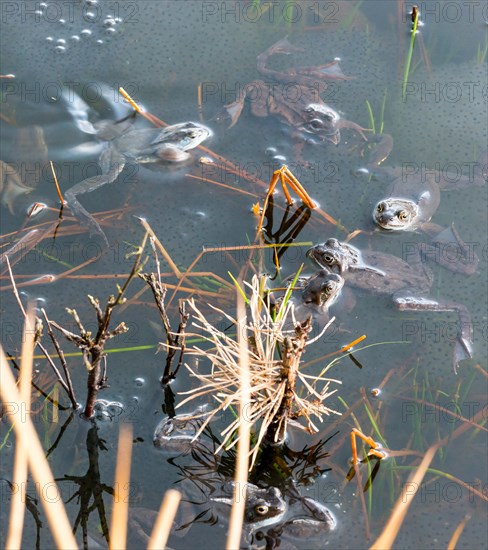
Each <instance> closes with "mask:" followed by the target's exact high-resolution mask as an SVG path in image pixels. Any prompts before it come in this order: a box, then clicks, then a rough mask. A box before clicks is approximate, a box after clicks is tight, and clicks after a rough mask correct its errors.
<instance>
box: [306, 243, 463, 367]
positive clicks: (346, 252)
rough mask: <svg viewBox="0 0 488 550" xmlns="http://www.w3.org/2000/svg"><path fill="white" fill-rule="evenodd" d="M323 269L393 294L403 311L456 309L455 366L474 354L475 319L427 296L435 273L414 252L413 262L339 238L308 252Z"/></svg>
mask: <svg viewBox="0 0 488 550" xmlns="http://www.w3.org/2000/svg"><path fill="white" fill-rule="evenodd" d="M307 256H308V257H309V258H311V259H312V260H313V261H314V262H315V263H316V264H318V265H319V266H320V267H321V268H323V269H324V268H325V269H330V270H332V271H338V272H339V273H340V274H341V275H342V277H344V279H345V281H346V283H347V284H350V285H351V286H353V287H356V288H359V289H363V290H367V291H369V292H372V293H375V294H388V295H391V296H392V297H393V302H394V304H395V306H396V307H397V308H398V309H399V310H401V311H421V310H425V311H452V312H456V313H457V314H458V316H459V323H460V331H459V336H458V341H457V342H456V345H455V346H454V349H453V369H454V371H455V372H457V366H458V362H459V361H460V360H461V359H464V358H471V357H472V349H471V341H472V337H471V329H470V327H471V326H472V325H471V319H470V315H469V312H468V310H467V309H466V307H465V306H464V305H462V304H459V303H456V302H451V301H441V300H433V299H429V298H427V297H426V295H428V293H429V291H430V288H431V286H432V273H431V272H430V270H429V269H428V268H427V267H426V266H425V265H424V264H423V263H422V262H421V259H420V257H419V256H418V255H413V257H412V258H411V260H412V262H411V264H408V263H407V262H405V261H403V260H402V259H401V258H397V257H396V256H393V255H391V254H386V253H383V252H375V251H365V252H360V251H359V250H358V249H357V248H355V247H353V246H351V245H350V244H347V243H341V242H339V241H338V240H337V239H329V240H327V241H326V242H325V243H324V244H318V245H315V246H313V247H312V248H310V249H309V250H308V251H307Z"/></svg>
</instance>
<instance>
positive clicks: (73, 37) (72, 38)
mask: <svg viewBox="0 0 488 550" xmlns="http://www.w3.org/2000/svg"><path fill="white" fill-rule="evenodd" d="M71 40H73V42H79V41H80V37H79V36H78V35H77V34H73V36H71Z"/></svg>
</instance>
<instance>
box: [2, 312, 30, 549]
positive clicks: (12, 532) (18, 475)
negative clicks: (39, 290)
mask: <svg viewBox="0 0 488 550" xmlns="http://www.w3.org/2000/svg"><path fill="white" fill-rule="evenodd" d="M34 335H35V313H34V308H33V305H32V304H29V305H28V307H27V315H26V318H25V324H24V335H23V339H22V362H21V369H20V374H19V395H20V399H21V401H22V403H23V406H24V407H25V409H24V412H25V414H28V413H29V411H30V405H31V380H32V362H33V355H34V346H35V343H34ZM12 484H13V490H12V502H11V504H10V521H9V529H8V535H7V542H6V544H5V548H8V549H15V548H20V547H21V543H22V529H23V526H24V513H25V497H26V484H27V454H26V452H25V450H24V447H23V446H22V445H16V447H15V457H14V469H13V475H12Z"/></svg>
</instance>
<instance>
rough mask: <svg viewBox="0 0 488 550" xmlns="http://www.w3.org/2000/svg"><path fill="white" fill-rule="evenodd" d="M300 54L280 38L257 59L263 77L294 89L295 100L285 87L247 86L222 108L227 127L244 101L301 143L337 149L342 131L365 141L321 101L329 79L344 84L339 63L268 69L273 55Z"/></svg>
mask: <svg viewBox="0 0 488 550" xmlns="http://www.w3.org/2000/svg"><path fill="white" fill-rule="evenodd" d="M300 51H303V50H302V49H301V48H297V47H296V46H293V45H292V44H290V42H289V41H288V39H287V38H283V39H282V40H280V41H279V42H277V43H276V44H273V45H272V46H270V47H269V48H268V49H267V50H266V51H264V52H263V53H261V54H260V55H258V58H257V69H258V71H259V73H261V74H262V75H263V76H265V77H267V78H270V79H271V80H272V81H274V82H276V83H281V84H285V85H287V84H289V85H294V89H295V88H296V90H295V91H296V94H295V95H296V97H293V98H290V97H287V93H286V90H287V87H286V86H280V85H279V84H276V85H275V84H273V83H265V82H264V81H262V80H254V81H252V82H250V83H248V84H247V85H246V86H245V87H244V89H243V90H242V92H241V93H240V95H239V97H238V99H237V101H234V102H233V103H229V104H228V105H225V106H224V110H225V112H226V114H227V115H228V116H229V117H230V119H231V124H230V127H232V126H234V124H235V123H236V122H237V120H238V119H239V116H240V114H241V112H242V109H243V107H244V103H245V100H246V97H247V98H248V99H249V100H250V101H251V112H252V114H253V115H255V116H259V117H265V116H269V115H273V116H276V117H278V119H279V120H280V121H281V122H283V123H285V124H286V125H288V126H290V127H291V128H292V131H293V134H294V135H295V136H297V137H299V138H300V139H303V140H311V141H317V140H318V141H319V142H323V141H330V142H332V143H334V144H335V145H337V144H338V143H339V142H340V141H341V133H340V131H341V130H342V129H344V128H349V129H351V130H355V131H356V132H357V133H358V134H359V135H360V136H361V137H362V138H363V139H364V140H366V141H367V139H366V137H365V135H364V133H363V131H364V130H365V128H362V127H361V126H359V125H358V124H356V123H354V122H351V121H349V120H345V119H344V118H342V117H341V116H340V114H339V113H338V112H337V111H335V110H334V109H332V107H330V106H329V105H327V104H326V103H324V101H322V99H321V97H320V93H322V92H323V91H324V90H325V89H326V88H327V84H326V81H327V80H328V79H329V80H330V79H335V80H347V79H348V78H350V77H347V76H345V75H344V74H343V72H342V70H341V68H340V66H339V63H338V62H337V61H332V62H331V63H328V64H326V65H319V66H315V67H302V68H291V69H288V70H287V71H276V70H273V69H270V68H268V67H267V64H266V63H267V61H268V59H269V58H270V57H271V56H272V55H275V54H278V53H281V54H285V55H287V54H291V53H293V52H300Z"/></svg>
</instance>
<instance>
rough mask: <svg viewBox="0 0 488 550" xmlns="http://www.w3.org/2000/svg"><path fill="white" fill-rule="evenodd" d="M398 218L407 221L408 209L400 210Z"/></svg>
mask: <svg viewBox="0 0 488 550" xmlns="http://www.w3.org/2000/svg"><path fill="white" fill-rule="evenodd" d="M398 218H399V219H400V220H402V221H406V220H407V219H408V212H407V211H406V210H400V212H398Z"/></svg>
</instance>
